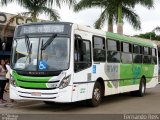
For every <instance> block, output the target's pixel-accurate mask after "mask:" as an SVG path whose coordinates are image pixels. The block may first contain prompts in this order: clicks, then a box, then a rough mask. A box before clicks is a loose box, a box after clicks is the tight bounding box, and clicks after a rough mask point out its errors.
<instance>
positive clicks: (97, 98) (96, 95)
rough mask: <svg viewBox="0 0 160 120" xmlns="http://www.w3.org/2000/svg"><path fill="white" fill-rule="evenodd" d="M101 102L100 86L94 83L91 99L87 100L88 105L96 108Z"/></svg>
mask: <svg viewBox="0 0 160 120" xmlns="http://www.w3.org/2000/svg"><path fill="white" fill-rule="evenodd" d="M101 100H102V86H101V84H100V83H99V82H96V83H95V85H94V88H93V93H92V99H90V100H88V105H89V106H92V107H96V106H98V105H99V104H100V103H101Z"/></svg>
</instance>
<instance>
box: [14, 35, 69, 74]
mask: <svg viewBox="0 0 160 120" xmlns="http://www.w3.org/2000/svg"><path fill="white" fill-rule="evenodd" d="M49 39H51V37H32V38H31V37H28V41H29V42H28V43H29V44H30V45H29V46H32V47H30V52H28V51H27V45H26V44H27V43H26V40H25V38H21V39H15V40H14V43H13V54H12V68H13V69H15V70H23V71H60V70H66V69H68V67H69V45H70V44H69V38H66V37H54V38H53V40H52V41H51V42H50V43H49V44H48V45H47V46H46V47H45V49H42V47H43V46H44V45H45V43H47V42H48V40H49Z"/></svg>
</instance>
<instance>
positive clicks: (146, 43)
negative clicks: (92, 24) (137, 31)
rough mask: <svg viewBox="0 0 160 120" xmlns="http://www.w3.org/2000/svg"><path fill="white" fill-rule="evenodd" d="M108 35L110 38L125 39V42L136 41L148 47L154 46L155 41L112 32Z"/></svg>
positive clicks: (135, 42)
mask: <svg viewBox="0 0 160 120" xmlns="http://www.w3.org/2000/svg"><path fill="white" fill-rule="evenodd" d="M106 37H107V38H109V39H114V40H118V41H123V42H129V43H134V44H138V45H142V46H147V47H153V43H152V42H149V41H145V42H144V41H142V40H140V38H133V37H127V36H124V35H119V34H115V33H111V32H107V33H106Z"/></svg>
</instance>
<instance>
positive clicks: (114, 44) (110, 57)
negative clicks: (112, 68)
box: [107, 40, 120, 63]
mask: <svg viewBox="0 0 160 120" xmlns="http://www.w3.org/2000/svg"><path fill="white" fill-rule="evenodd" d="M107 61H108V62H111V63H119V62H120V42H119V41H115V40H108V51H107Z"/></svg>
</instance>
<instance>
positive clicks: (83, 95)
mask: <svg viewBox="0 0 160 120" xmlns="http://www.w3.org/2000/svg"><path fill="white" fill-rule="evenodd" d="M91 61H92V60H91V42H90V41H89V40H84V39H81V38H76V39H75V41H74V80H73V84H75V85H76V86H77V87H76V88H77V90H76V91H75V92H73V98H72V100H73V101H74V100H84V99H87V91H88V90H87V89H88V84H87V83H89V82H90V81H91V65H92V62H91Z"/></svg>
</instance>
